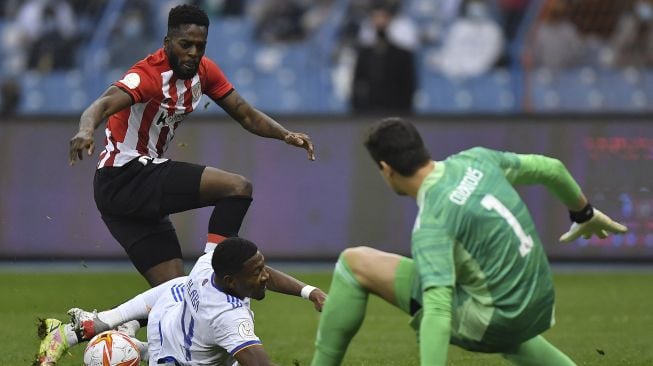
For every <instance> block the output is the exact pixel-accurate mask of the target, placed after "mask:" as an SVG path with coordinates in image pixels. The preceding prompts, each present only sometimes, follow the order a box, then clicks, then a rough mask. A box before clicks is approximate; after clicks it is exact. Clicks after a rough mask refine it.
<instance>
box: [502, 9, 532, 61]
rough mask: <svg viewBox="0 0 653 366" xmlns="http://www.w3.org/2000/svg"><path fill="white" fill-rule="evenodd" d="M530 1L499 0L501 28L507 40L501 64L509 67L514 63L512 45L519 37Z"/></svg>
mask: <svg viewBox="0 0 653 366" xmlns="http://www.w3.org/2000/svg"><path fill="white" fill-rule="evenodd" d="M529 3H530V0H498V8H499V12H500V15H501V27H502V28H503V35H504V37H505V40H506V47H504V52H503V55H502V56H501V60H500V61H499V63H500V64H501V65H505V66H508V65H510V64H511V63H512V62H514V61H517V62H518V61H519V60H511V57H510V56H511V55H510V54H509V52H510V47H509V46H510V45H511V44H512V42H513V41H514V40H515V38H516V37H517V33H518V32H519V26H520V25H521V21H522V19H523V18H524V13H525V12H526V9H527V8H528V4H529Z"/></svg>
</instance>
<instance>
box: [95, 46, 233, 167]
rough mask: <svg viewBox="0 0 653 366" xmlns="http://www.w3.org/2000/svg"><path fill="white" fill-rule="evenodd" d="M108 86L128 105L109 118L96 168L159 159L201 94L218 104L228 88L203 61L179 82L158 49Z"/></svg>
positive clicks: (214, 68) (210, 63) (208, 62)
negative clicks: (122, 93)
mask: <svg viewBox="0 0 653 366" xmlns="http://www.w3.org/2000/svg"><path fill="white" fill-rule="evenodd" d="M113 85H115V86H117V87H119V88H120V89H122V90H123V91H125V92H126V93H127V94H129V95H130V96H131V98H132V101H133V104H132V106H131V107H129V108H125V109H123V110H122V111H120V112H118V113H116V114H114V115H112V116H111V117H109V120H108V121H107V125H106V130H105V132H106V139H105V147H104V151H102V152H101V153H100V162H99V163H98V169H99V168H103V167H110V166H113V167H118V166H122V165H125V164H126V163H128V162H129V161H131V160H132V159H134V158H138V157H140V156H150V157H152V158H162V157H163V153H164V152H165V151H166V150H167V148H168V145H169V144H170V141H171V140H172V138H173V136H174V134H175V129H176V128H177V126H179V124H180V123H181V121H183V120H184V118H186V116H187V115H188V114H189V113H191V112H192V111H193V110H195V109H196V108H197V106H198V105H199V103H200V99H201V98H202V95H203V94H206V95H208V96H209V97H210V98H211V99H213V100H217V99H220V98H222V97H224V96H225V95H227V93H229V92H230V91H231V90H232V89H233V86H232V85H231V83H230V82H229V80H227V78H226V77H225V75H224V73H223V72H222V70H220V68H219V67H218V66H217V65H216V64H215V63H214V62H213V61H211V60H210V59H209V58H207V57H203V58H202V60H201V61H200V65H199V68H198V70H197V74H195V76H193V78H191V79H186V80H184V79H178V78H177V77H176V76H175V75H174V74H173V72H172V69H171V68H170V65H169V63H168V56H167V55H166V53H165V52H164V51H163V49H159V50H158V51H156V52H155V53H153V54H151V55H149V56H148V57H146V58H145V59H143V60H141V61H139V62H138V63H136V64H135V65H134V66H132V68H131V69H129V71H127V73H126V74H125V76H124V77H123V78H122V79H121V80H119V81H117V82H115V83H114V84H113Z"/></svg>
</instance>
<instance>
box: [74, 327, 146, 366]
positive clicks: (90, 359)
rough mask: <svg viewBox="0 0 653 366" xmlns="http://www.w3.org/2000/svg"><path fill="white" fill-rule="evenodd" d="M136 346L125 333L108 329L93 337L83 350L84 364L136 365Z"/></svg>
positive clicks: (138, 353) (93, 365)
mask: <svg viewBox="0 0 653 366" xmlns="http://www.w3.org/2000/svg"><path fill="white" fill-rule="evenodd" d="M140 362H141V354H140V351H139V349H138V346H137V345H136V343H134V341H132V339H131V338H130V337H129V336H128V335H127V334H125V333H121V332H118V331H115V330H108V331H106V332H102V333H100V334H98V335H96V336H95V337H93V338H92V339H91V340H90V341H89V342H88V345H87V346H86V350H85V351H84V365H85V366H138V364H139V363H140Z"/></svg>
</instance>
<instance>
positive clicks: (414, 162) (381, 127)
mask: <svg viewBox="0 0 653 366" xmlns="http://www.w3.org/2000/svg"><path fill="white" fill-rule="evenodd" d="M365 147H366V148H367V151H369V153H370V155H371V156H372V159H374V161H375V162H376V163H377V164H379V167H381V161H385V162H386V163H387V164H388V165H390V166H391V167H392V169H394V170H396V171H397V172H398V173H399V174H401V175H403V176H405V177H409V176H411V175H413V174H414V173H415V172H416V171H417V169H419V168H421V167H423V166H424V165H426V164H427V163H428V162H429V161H431V156H430V154H429V152H428V150H427V149H426V147H425V146H424V141H422V137H421V136H420V135H419V132H418V131H417V129H416V128H415V126H413V124H412V123H410V122H408V121H406V120H404V119H402V118H399V117H390V118H385V119H382V120H380V121H378V122H376V123H375V124H373V125H372V126H371V127H370V128H369V129H368V131H367V137H366V138H365Z"/></svg>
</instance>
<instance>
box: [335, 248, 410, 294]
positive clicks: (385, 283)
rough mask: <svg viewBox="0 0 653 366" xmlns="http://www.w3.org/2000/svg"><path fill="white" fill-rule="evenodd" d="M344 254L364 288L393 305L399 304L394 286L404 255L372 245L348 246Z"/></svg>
mask: <svg viewBox="0 0 653 366" xmlns="http://www.w3.org/2000/svg"><path fill="white" fill-rule="evenodd" d="M342 255H343V256H344V257H345V259H346V261H347V264H348V265H349V268H351V270H352V272H353V273H354V277H356V280H358V282H359V283H360V284H361V286H363V288H364V289H366V290H367V291H368V292H371V293H373V294H375V295H377V296H379V297H381V298H382V299H384V300H385V301H387V302H389V303H390V304H392V305H395V306H397V305H398V304H397V298H396V295H395V289H394V286H395V274H396V272H397V267H398V266H399V262H400V261H401V258H403V257H402V256H400V255H398V254H394V253H387V252H383V251H380V250H378V249H374V248H370V247H355V248H347V249H345V250H344V251H343V252H342Z"/></svg>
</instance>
